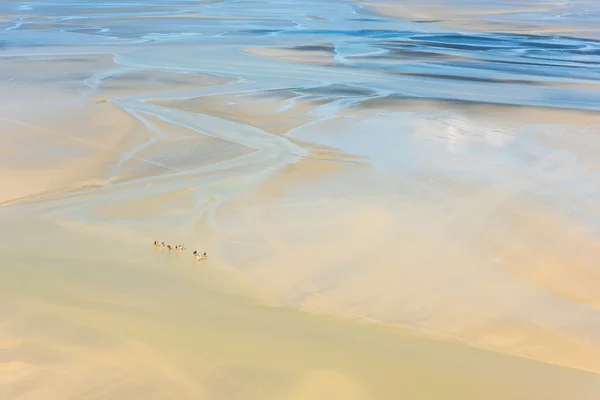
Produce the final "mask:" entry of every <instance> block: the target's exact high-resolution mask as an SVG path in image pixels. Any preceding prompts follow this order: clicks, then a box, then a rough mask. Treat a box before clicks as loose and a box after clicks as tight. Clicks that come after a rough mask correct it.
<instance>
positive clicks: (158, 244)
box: [154, 240, 208, 261]
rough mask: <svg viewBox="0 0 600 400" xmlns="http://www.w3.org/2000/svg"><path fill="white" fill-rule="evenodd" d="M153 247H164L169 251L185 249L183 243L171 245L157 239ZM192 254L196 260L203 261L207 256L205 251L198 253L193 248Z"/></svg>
mask: <svg viewBox="0 0 600 400" xmlns="http://www.w3.org/2000/svg"><path fill="white" fill-rule="evenodd" d="M154 247H166V248H167V250H169V251H171V250H175V251H184V250H185V245H183V244H177V245H175V246H171V245H170V244H165V242H159V241H158V240H155V241H154ZM193 254H194V257H196V261H204V260H206V259H207V258H208V256H207V255H206V252H204V254H200V253H198V252H197V251H196V250H194V253H193Z"/></svg>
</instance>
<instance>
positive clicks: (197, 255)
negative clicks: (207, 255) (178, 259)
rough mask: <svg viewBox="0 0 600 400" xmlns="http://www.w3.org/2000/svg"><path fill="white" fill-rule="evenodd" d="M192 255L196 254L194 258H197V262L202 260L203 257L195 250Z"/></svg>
mask: <svg viewBox="0 0 600 400" xmlns="http://www.w3.org/2000/svg"><path fill="white" fill-rule="evenodd" d="M192 254H194V257H196V261H200V260H202V257H201V256H200V254H198V252H197V251H196V250H194V253H192Z"/></svg>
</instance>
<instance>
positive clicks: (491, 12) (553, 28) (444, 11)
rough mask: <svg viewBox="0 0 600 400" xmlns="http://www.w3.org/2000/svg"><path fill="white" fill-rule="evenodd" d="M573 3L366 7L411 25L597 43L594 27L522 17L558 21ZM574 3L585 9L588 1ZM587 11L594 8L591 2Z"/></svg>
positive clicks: (437, 2) (413, 2)
mask: <svg viewBox="0 0 600 400" xmlns="http://www.w3.org/2000/svg"><path fill="white" fill-rule="evenodd" d="M570 3H571V2H563V1H554V0H541V1H537V0H536V1H518V2H517V1H506V2H502V1H501V2H498V3H494V2H483V3H482V2H481V1H476V0H473V1H463V0H461V1H452V0H451V1H441V0H433V1H427V2H422V1H418V0H408V1H406V0H405V1H402V2H385V1H377V0H375V1H368V2H366V3H364V6H366V7H369V8H371V9H372V10H374V11H376V12H378V13H380V14H382V15H388V16H391V17H394V18H399V19H404V20H409V21H426V22H427V21H431V23H433V24H435V25H437V26H442V27H448V28H453V29H464V30H466V31H469V30H471V31H481V32H490V31H491V32H506V33H523V34H536V35H543V34H559V35H565V36H573V37H582V38H591V39H597V38H598V37H599V36H600V35H599V33H598V31H597V29H596V28H595V27H594V26H593V25H592V24H589V23H588V24H587V25H585V24H582V25H577V24H574V23H572V22H564V21H563V20H561V19H560V18H554V19H553V22H552V24H548V23H544V24H541V23H539V22H538V21H535V20H533V19H531V17H530V16H521V13H523V14H526V13H532V15H535V13H539V14H540V15H541V14H543V13H546V14H547V15H549V16H553V17H557V16H560V15H561V14H563V13H569V12H570V11H571V10H570V9H569V6H570ZM575 3H577V5H579V6H581V7H583V8H585V4H586V0H578V1H576V2H575ZM588 4H589V5H588V8H593V7H595V4H593V3H591V2H589V3H588Z"/></svg>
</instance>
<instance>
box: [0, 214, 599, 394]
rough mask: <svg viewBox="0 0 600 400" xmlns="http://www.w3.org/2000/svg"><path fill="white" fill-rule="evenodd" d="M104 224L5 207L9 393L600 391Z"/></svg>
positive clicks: (4, 343) (1, 272) (1, 366)
mask: <svg viewBox="0 0 600 400" xmlns="http://www.w3.org/2000/svg"><path fill="white" fill-rule="evenodd" d="M97 225H98V224H94V223H91V224H89V225H88V227H87V228H86V230H85V231H81V230H73V229H74V228H73V227H71V228H67V227H61V226H60V225H55V222H40V221H38V220H35V219H29V218H19V219H9V220H4V222H3V229H11V230H12V232H13V235H12V236H11V237H10V238H9V239H8V240H4V241H3V243H2V244H1V248H0V251H2V253H3V255H4V259H5V262H4V263H3V266H2V268H1V269H0V277H1V279H0V289H1V290H0V300H1V302H0V311H1V312H2V316H3V318H2V322H1V327H2V330H1V332H2V334H1V335H0V350H1V352H0V371H2V374H1V375H0V376H1V378H0V388H1V390H2V391H3V395H5V397H6V398H10V399H15V400H21V399H41V398H44V399H60V400H68V399H81V398H95V399H122V398H134V397H140V396H141V397H143V398H144V399H168V398H173V399H223V400H232V399H257V400H258V399H290V400H299V399H331V398H342V397H343V398H347V399H372V398H378V399H397V398H399V397H400V398H402V397H410V398H419V399H421V398H422V399H428V398H440V397H443V398H449V399H480V398H487V399H505V398H511V399H531V398H540V399H542V398H543V399H563V398H566V397H569V398H576V399H594V398H596V395H597V392H598V390H600V378H598V377H597V376H594V375H591V374H587V373H582V372H577V371H572V370H568V369H564V368H559V367H554V366H549V365H544V364H539V363H535V362H531V361H527V360H522V359H518V358H514V357H508V356H503V355H499V354H494V353H488V352H484V351H478V350H473V349H469V348H466V347H463V346H461V345H454V344H446V343H442V342H435V341H431V340H427V339H424V338H419V337H416V336H412V335H409V334H404V333H401V332H398V331H396V330H392V329H388V328H383V327H377V326H370V325H361V324H357V323H352V322H345V321H342V320H337V319H335V318H329V317H319V316H316V315H310V314H302V313H298V312H294V311H290V310H286V309H280V308H272V307H269V306H265V305H261V304H262V303H263V301H264V300H261V298H262V297H261V296H260V295H257V294H256V293H255V292H254V291H253V290H249V289H248V288H246V286H245V285H244V284H243V283H242V282H241V281H239V280H238V279H237V278H236V277H235V276H232V275H230V274H226V273H222V272H218V270H219V266H218V264H219V262H220V261H218V260H217V261H210V262H214V263H216V265H211V264H210V262H209V264H196V263H195V262H193V261H192V260H191V259H190V258H191V257H190V254H189V252H188V254H186V256H177V255H175V254H167V252H165V251H154V250H153V248H152V247H151V244H150V243H148V244H140V245H137V244H133V243H131V242H129V241H127V240H115V239H114V237H112V236H107V235H106V234H103V233H102V230H101V229H96V228H95V227H96V226H97ZM25 246H27V247H25ZM29 246H33V247H34V248H35V251H31V250H29V249H28V247H29ZM108 249H110V251H107V250H108ZM17 257H18V258H17ZM16 260H18V263H16ZM257 296H258V297H257Z"/></svg>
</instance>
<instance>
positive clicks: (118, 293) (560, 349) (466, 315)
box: [0, 56, 600, 400]
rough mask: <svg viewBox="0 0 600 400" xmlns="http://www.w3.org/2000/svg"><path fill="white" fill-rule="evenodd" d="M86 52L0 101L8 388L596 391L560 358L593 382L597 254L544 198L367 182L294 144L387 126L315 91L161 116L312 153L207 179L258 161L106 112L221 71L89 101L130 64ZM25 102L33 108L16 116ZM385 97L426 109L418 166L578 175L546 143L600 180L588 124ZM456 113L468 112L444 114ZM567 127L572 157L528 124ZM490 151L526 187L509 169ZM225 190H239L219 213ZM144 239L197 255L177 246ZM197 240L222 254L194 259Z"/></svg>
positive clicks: (323, 150)
mask: <svg viewBox="0 0 600 400" xmlns="http://www.w3.org/2000/svg"><path fill="white" fill-rule="evenodd" d="M88 61H89V62H83V61H82V62H78V63H74V62H68V61H65V60H62V61H60V60H59V61H57V62H58V64H56V65H55V66H53V67H51V66H48V70H47V71H49V72H48V75H44V74H45V73H46V72H44V74H41V75H37V71H36V70H34V69H32V70H26V71H24V73H23V75H24V76H28V77H29V79H31V80H32V82H27V81H24V82H20V83H18V84H16V86H15V87H14V88H13V89H14V91H13V93H14V95H15V98H13V99H11V100H10V101H8V100H7V101H4V102H3V103H2V106H3V107H4V108H3V110H5V111H6V112H5V113H4V114H1V115H0V116H1V118H2V119H0V123H1V124H2V129H3V136H2V139H1V140H2V141H3V142H2V146H1V147H0V148H2V149H3V151H2V152H1V153H0V160H1V162H0V165H1V166H2V169H1V170H0V171H1V172H0V173H1V174H2V175H0V179H2V182H3V184H4V189H3V191H2V192H1V194H2V198H1V199H0V201H2V202H3V204H4V207H2V208H0V212H1V214H0V218H1V222H2V223H1V224H0V235H1V236H2V237H3V239H2V241H0V254H2V263H1V265H0V315H1V317H2V318H0V394H1V395H4V396H5V397H7V398H9V399H11V400H12V399H18V400H20V399H50V400H52V399H57V400H59V399H60V400H64V399H81V398H95V399H100V400H102V399H123V398H135V397H136V396H137V397H141V398H144V399H161V400H162V399H169V398H172V399H178V400H179V399H203V398H206V399H225V400H231V399H261V400H262V399H293V400H298V399H331V398H348V399H373V398H377V399H394V400H395V399H398V398H416V399H430V398H450V399H453V398H455V399H482V398H485V399H506V398H510V399H521V398H522V399H532V398H540V399H564V398H574V399H595V398H597V395H598V393H599V392H600V378H599V377H598V375H593V374H589V373H584V372H581V371H575V370H571V369H568V368H564V367H558V366H553V365H550V364H562V365H567V366H571V367H576V368H580V369H587V370H590V371H596V372H598V371H600V364H599V360H600V350H599V348H600V347H599V345H598V340H597V336H596V335H595V332H594V331H593V329H594V327H595V326H597V325H595V324H596V322H597V321H594V320H592V319H591V318H589V319H588V317H595V311H596V309H597V308H598V306H599V304H600V301H599V300H600V299H599V298H598V295H597V293H596V291H595V290H594V288H595V287H597V284H599V283H600V282H599V278H598V275H597V273H596V272H595V270H594V269H593V268H592V267H593V266H594V265H592V264H590V260H597V259H598V258H599V257H600V249H599V248H598V245H597V241H596V240H595V238H594V236H593V235H592V234H591V233H590V232H587V231H586V230H585V229H584V228H583V225H582V224H580V223H579V222H578V221H577V220H576V219H573V218H570V217H569V216H568V215H566V214H565V212H564V210H559V209H557V208H555V207H553V206H552V205H551V202H549V201H548V199H547V198H544V197H543V196H540V197H535V196H530V195H528V194H526V193H522V192H520V191H519V190H517V189H515V188H514V187H510V186H503V185H500V184H498V185H492V184H490V185H484V186H481V185H480V184H479V182H477V181H464V180H461V179H460V178H459V177H458V176H457V177H448V176H440V175H438V174H436V173H433V172H432V173H425V172H421V173H419V174H411V173H409V172H407V173H402V174H398V175H396V176H393V175H389V176H388V175H385V174H378V173H376V171H375V170H374V169H373V168H372V166H371V165H370V162H369V159H368V158H367V157H365V156H364V155H360V154H353V153H352V151H350V150H347V151H343V150H337V149H336V146H335V143H334V144H330V145H327V144H321V145H313V144H310V140H309V139H310V138H307V137H304V136H303V135H302V131H301V130H300V131H299V130H298V128H301V127H302V126H304V125H307V124H310V123H315V124H317V126H318V129H317V130H316V132H318V133H319V134H320V135H321V136H322V137H323V138H326V137H327V136H328V135H335V133H336V132H340V131H342V132H343V130H340V128H344V125H343V124H349V125H348V126H347V127H348V132H351V131H352V129H350V128H352V127H354V126H355V125H356V124H358V123H362V121H366V122H365V123H367V125H365V126H364V128H365V130H366V131H368V132H373V134H379V133H382V132H383V131H384V129H381V127H380V126H378V125H373V126H370V125H368V122H369V121H373V120H374V118H375V120H377V121H385V120H386V116H385V114H382V115H374V114H373V108H369V102H367V103H366V104H365V107H364V108H361V109H358V110H350V111H344V112H342V111H340V112H339V115H336V116H335V117H332V118H324V119H319V118H318V117H315V115H318V114H314V113H311V111H314V110H315V108H317V107H319V106H320V105H322V104H323V103H324V102H325V100H323V99H321V100H320V101H315V100H314V99H306V100H302V99H297V98H296V101H295V102H293V101H290V100H293V99H294V98H295V96H298V94H297V93H287V92H285V93H280V92H277V93H272V92H271V93H262V94H260V95H256V94H255V95H247V94H243V95H230V94H229V95H221V96H214V97H210V98H192V99H187V100H170V101H164V100H160V101H156V102H154V103H152V102H150V104H160V105H162V106H168V107H172V108H173V109H175V110H178V109H179V110H181V109H183V110H188V111H193V112H200V113H205V114H209V115H214V116H216V117H220V118H225V119H229V120H233V121H238V122H240V123H244V124H248V125H252V126H254V127H257V128H260V129H262V130H263V131H265V132H268V133H272V134H274V137H275V138H277V139H282V140H288V138H289V140H290V142H293V143H296V144H298V145H299V146H300V147H301V148H303V149H307V150H309V153H310V154H309V155H308V156H306V157H304V158H303V159H302V160H301V161H300V162H298V163H296V164H291V165H288V166H286V167H285V168H282V169H281V170H276V171H268V174H265V173H264V172H263V171H262V170H261V168H265V165H267V166H268V161H261V162H257V165H258V166H257V165H252V164H251V165H246V164H243V163H240V164H234V165H233V166H231V167H230V168H228V169H227V168H223V169H216V170H215V171H212V172H211V171H208V170H203V169H202V168H204V167H211V166H218V165H222V163H225V162H228V161H231V160H234V161H235V160H237V159H239V158H243V157H245V156H249V155H253V154H256V153H257V152H258V151H259V150H256V149H255V148H251V147H249V146H245V145H243V144H240V143H234V142H233V141H228V140H224V139H219V138H215V137H210V136H208V135H205V134H204V133H203V132H201V131H195V130H192V129H190V128H186V127H184V126H183V125H178V124H175V123H172V122H166V121H163V120H160V119H158V118H157V117H156V116H153V115H150V114H147V113H143V112H140V113H139V115H138V117H139V118H134V117H133V116H132V115H131V114H128V113H126V112H125V111H123V110H120V109H119V108H118V107H116V106H115V105H114V104H112V103H110V102H107V101H103V100H105V99H112V98H115V97H119V96H121V97H123V96H135V95H139V94H140V93H149V91H150V89H151V90H152V91H168V90H170V88H172V87H176V88H178V89H187V88H189V87H198V86H202V85H215V84H218V82H221V81H219V80H215V79H214V78H211V77H210V76H201V75H198V76H196V77H190V80H189V86H188V85H187V83H186V79H185V78H182V77H181V76H177V77H176V78H173V80H167V76H166V75H165V74H164V73H162V72H150V71H140V72H139V74H137V73H135V72H128V73H126V74H124V75H118V77H115V78H113V79H110V80H108V81H106V82H105V83H104V84H102V85H101V86H100V89H99V91H98V92H87V91H86V90H87V89H86V88H88V89H89V85H85V84H82V83H81V80H72V79H69V78H68V76H67V75H68V73H76V72H79V73H82V74H83V73H85V74H84V75H85V76H94V74H96V73H98V72H99V71H103V70H105V69H111V68H118V66H116V65H114V64H112V61H111V59H110V57H98V56H92V57H91V58H90V59H89V60H88ZM22 64H23V65H24V68H26V62H25V61H23V62H22ZM50 64H51V63H50ZM20 66H21V64H18V65H17V67H20ZM45 66H46V65H45V64H44V62H42V61H40V71H46V69H45V68H42V67H45ZM65 68H72V69H70V70H69V69H65ZM25 72H26V73H25ZM137 81H140V82H143V83H144V85H141V86H140V87H139V88H138V85H136V84H135V82H137ZM44 82H46V83H44ZM227 82H230V81H229V80H224V81H222V83H227ZM71 89H74V90H75V91H73V90H71ZM329 95H330V96H331V98H336V96H339V95H338V94H336V93H330V94H329ZM324 97H327V95H324ZM24 99H30V101H31V103H30V104H29V105H30V106H31V108H27V107H13V108H10V107H11V104H15V103H14V101H13V100H19V101H20V102H21V103H20V104H23V103H22V102H23V101H24ZM286 101H287V103H286ZM377 101H379V102H385V108H386V109H387V110H388V111H389V112H397V113H402V112H405V113H407V115H405V116H404V117H406V118H396V119H394V121H395V123H398V121H404V120H405V119H406V120H407V119H408V117H409V115H408V114H410V113H413V114H414V113H417V114H418V113H419V112H421V113H422V115H421V118H420V119H419V118H416V119H415V120H414V121H415V122H414V126H413V127H412V128H413V129H412V130H410V132H411V135H412V136H414V138H415V142H416V143H417V146H423V147H422V148H419V147H417V148H416V149H415V150H421V151H416V152H415V153H416V154H419V155H421V156H422V157H424V158H426V160H427V162H428V163H431V165H434V166H444V165H445V164H444V163H450V162H452V164H451V165H452V166H453V167H457V166H458V167H462V168H464V169H465V170H468V169H469V168H471V169H473V168H477V167H481V165H479V164H477V158H474V159H472V158H470V157H473V153H475V154H476V153H477V152H476V151H475V152H470V150H469V145H474V146H476V147H477V146H480V147H478V149H481V148H486V149H487V147H485V146H488V147H501V146H502V145H504V144H506V143H510V141H511V140H515V138H518V137H519V135H521V136H527V137H529V138H532V140H536V141H538V142H539V143H544V144H545V145H546V146H547V147H548V148H550V149H552V148H553V146H554V147H555V148H556V149H557V150H558V149H564V150H565V151H568V152H570V153H572V154H576V155H577V156H578V158H577V162H575V163H569V162H566V163H565V162H564V160H563V159H562V158H561V157H560V156H561V154H560V153H558V152H556V153H554V152H551V151H550V152H549V153H544V154H543V155H542V156H540V159H539V160H536V161H537V164H536V165H537V166H539V168H540V169H544V168H555V170H554V173H556V174H558V175H561V174H562V175H564V176H580V175H581V174H582V173H592V172H593V171H596V170H597V167H598V164H597V163H598V161H597V159H596V157H594V155H595V154H596V153H595V148H596V147H595V146H596V144H595V142H594V140H593V136H590V135H589V132H588V133H586V129H587V128H588V127H589V126H593V125H595V124H598V117H597V116H595V115H592V114H589V113H580V112H557V111H555V110H551V111H541V110H533V111H532V112H531V113H524V112H522V109H518V108H512V107H508V108H503V107H500V108H490V107H485V106H481V107H479V106H478V107H471V106H467V105H448V104H440V103H437V102H416V103H408V104H407V103H406V102H401V101H393V100H390V99H383V100H377ZM373 102H376V101H375V100H373ZM230 103H234V104H230ZM282 105H285V107H283V108H280V107H281V106H282ZM372 105H373V104H371V106H372ZM380 105H381V104H380ZM449 108H450V109H453V110H454V111H456V112H457V113H458V115H459V116H460V117H459V118H456V119H454V120H444V119H443V118H441V119H440V118H437V119H436V118H432V117H431V116H432V115H434V116H437V117H439V115H438V114H439V113H442V114H443V112H444V111H446V110H448V109H449ZM31 109H34V110H36V112H35V113H32V112H31ZM411 115H412V114H411ZM413 116H414V115H413ZM281 119H283V120H281ZM556 122H562V123H568V124H567V126H566V127H565V130H564V132H563V134H564V135H570V136H569V139H570V140H568V141H566V142H567V144H565V143H562V142H561V143H556V136H553V135H551V134H550V133H548V132H546V131H545V130H544V129H534V128H536V127H537V128H539V126H537V125H540V124H544V123H546V124H548V123H556ZM340 123H341V124H342V126H340V125H336V124H340ZM461 124H462V125H461ZM465 124H471V125H470V126H465ZM520 125H528V126H530V127H532V130H531V131H527V130H525V131H519V130H518V129H517V128H518V127H519V126H520ZM231 126H232V125H226V127H231ZM240 126H243V125H239V126H237V127H240ZM466 127H475V128H477V129H471V130H468V129H461V128H466ZM490 127H494V129H492V128H490ZM567 128H568V129H567ZM469 132H470V133H469ZM473 132H476V133H473ZM252 133H255V132H254V131H252ZM317 139H320V137H319V138H317ZM154 140H156V141H155V142H154ZM315 141H317V142H318V140H315ZM277 143H278V142H277ZM432 143H433V144H435V145H431V144H432ZM270 144H271V143H270ZM367 145H368V143H367V144H366V145H365V146H364V147H368V146H367ZM391 145H394V143H391V144H390V146H391ZM41 148H44V149H46V151H44V152H39V149H41ZM130 154H133V156H131V157H129V156H128V155H130ZM15 155H18V156H15ZM460 155H463V156H464V158H461V157H460ZM416 161H420V160H416ZM500 161H502V160H500ZM500 161H499V164H498V165H499V167H498V168H499V169H502V170H503V171H505V173H506V174H508V175H510V174H513V176H518V175H519V172H520V170H519V166H518V164H517V163H516V162H512V163H511V162H510V161H511V160H508V161H506V162H505V163H504V164H502V163H501V162H500ZM493 165H496V164H493ZM253 174H256V175H258V176H259V178H260V179H262V182H261V183H260V184H259V185H257V186H253V183H254V179H255V178H254V175H253ZM261 174H262V175H261ZM267 175H268V177H267ZM562 175H561V176H562ZM264 178H267V179H264ZM533 181H534V182H535V180H533ZM108 182H111V183H113V184H112V185H106V183H108ZM430 185H435V188H436V189H434V188H433V187H430ZM92 187H95V188H97V190H96V191H89V192H85V191H84V190H83V189H85V188H92ZM228 192H232V193H234V195H233V196H232V198H233V200H232V201H230V202H227V203H222V202H223V201H224V199H225V198H226V196H225V195H224V194H223V193H228ZM54 194H68V195H65V196H64V197H57V198H50V197H49V196H50V195H54ZM36 198H37V199H38V200H37V201H32V202H28V201H27V200H32V199H36ZM565 198H566V200H569V198H568V196H567V197H565ZM575 200H576V201H577V204H579V205H581V206H585V207H589V209H590V210H592V211H593V210H594V207H596V206H595V204H594V203H593V202H592V201H589V199H588V200H586V199H582V198H581V197H577V198H575ZM590 214H593V212H591V213H590ZM515 232H516V233H515ZM153 240H165V241H167V242H170V243H171V244H178V243H185V244H186V245H187V247H188V249H189V250H188V252H187V253H184V254H178V253H175V252H172V253H171V254H168V253H167V252H165V251H163V250H160V249H154V248H153V247H152V241H153ZM432 243H434V244H435V248H436V252H435V253H432V252H431V248H432ZM558 243H560V244H561V246H557V244H558ZM531 248H535V257H532V253H531V252H530V251H529V249H531ZM192 250H199V251H208V253H209V255H210V258H209V261H208V262H207V263H201V264H197V263H196V262H195V261H194V260H193V259H192V257H191V251H192ZM582 254H583V255H589V256H590V258H585V257H581V256H579V255H582ZM491 255H492V256H493V257H492V256H491ZM294 309H304V310H306V311H310V312H313V313H317V312H318V313H322V314H329V315H331V314H333V315H338V316H343V317H350V318H351V319H358V320H368V321H370V322H377V323H379V324H380V325H376V324H362V323H358V322H356V321H347V320H342V319H337V318H334V317H330V316H318V315H316V314H309V313H301V312H299V311H293V310H294ZM587 323H589V327H588V326H586V324H587ZM385 325H397V326H402V327H406V328H409V329H411V330H418V331H421V332H424V333H427V335H430V336H436V337H444V338H447V339H451V340H452V341H460V342H464V343H465V344H469V345H474V346H480V347H487V348H491V349H494V350H497V351H501V352H505V353H511V354H518V355H522V356H525V357H528V358H535V359H539V360H543V361H546V362H547V364H545V363H540V362H534V361H530V360H525V359H523V358H519V357H515V356H509V355H501V354H498V353H492V352H489V351H483V350H477V349H474V348H472V347H468V346H466V345H463V344H456V343H454V344H451V343H445V342H440V341H436V340H432V339H426V338H424V337H417V336H414V335H413V334H408V333H405V331H404V330H402V329H398V327H397V326H396V327H391V326H387V327H386V326H385Z"/></svg>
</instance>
